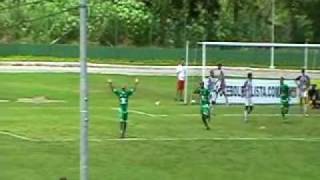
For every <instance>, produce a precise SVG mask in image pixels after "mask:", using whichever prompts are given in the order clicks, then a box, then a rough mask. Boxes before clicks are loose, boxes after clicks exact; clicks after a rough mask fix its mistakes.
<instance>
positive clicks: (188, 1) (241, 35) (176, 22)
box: [0, 0, 320, 47]
mask: <svg viewBox="0 0 320 180" xmlns="http://www.w3.org/2000/svg"><path fill="white" fill-rule="evenodd" d="M31 2H35V0H16V1H10V0H4V1H1V2H0V9H1V8H5V7H10V8H7V9H4V10H2V11H1V13H0V29H1V31H0V40H1V41H2V42H16V41H18V42H36V43H73V42H77V41H78V36H79V33H78V31H79V11H78V9H77V8H75V9H73V10H70V11H66V12H61V11H62V10H65V9H68V8H71V7H76V6H77V5H78V1H77V0H64V1H61V0H50V1H42V2H40V3H34V4H30V5H26V6H24V4H25V3H31ZM275 2H276V3H275V9H276V18H275V20H276V28H275V29H276V37H275V39H276V41H277V42H300V43H303V42H306V41H308V42H319V41H320V33H319V32H320V23H319V22H320V20H319V17H320V14H319V12H320V11H319V9H318V7H319V5H320V1H317V0H308V1H305V0H282V1H275ZM271 7H272V1H265V0H206V1H204V0H90V1H89V32H90V41H91V42H92V43H97V44H102V45H107V46H145V45H152V46H165V47H182V46H183V45H184V43H185V41H186V40H190V41H191V43H192V44H194V43H195V42H197V41H202V40H207V41H209V40H211V41H212V40H215V41H263V42H265V41H270V39H271V37H270V36H271V32H270V29H271ZM59 12H61V13H60V14H59ZM50 14H54V15H53V16H52V17H46V16H48V15H50ZM41 17H46V18H43V19H41ZM38 18H40V19H38ZM35 20H36V21H35Z"/></svg>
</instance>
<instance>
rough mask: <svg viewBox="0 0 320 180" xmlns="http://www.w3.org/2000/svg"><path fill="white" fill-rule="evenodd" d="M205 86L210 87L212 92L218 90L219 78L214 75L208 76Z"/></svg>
mask: <svg viewBox="0 0 320 180" xmlns="http://www.w3.org/2000/svg"><path fill="white" fill-rule="evenodd" d="M204 84H205V87H206V89H208V90H209V91H210V92H215V91H216V85H217V79H216V78H213V77H208V78H207V79H206V80H205V83H204Z"/></svg>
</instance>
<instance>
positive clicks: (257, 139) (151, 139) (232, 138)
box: [104, 137, 320, 142]
mask: <svg viewBox="0 0 320 180" xmlns="http://www.w3.org/2000/svg"><path fill="white" fill-rule="evenodd" d="M104 140H105V141H306V142H320V138H301V137H283V138H272V137H261V138H259V137H212V138H125V139H116V138H113V139H112V138H111V139H104Z"/></svg>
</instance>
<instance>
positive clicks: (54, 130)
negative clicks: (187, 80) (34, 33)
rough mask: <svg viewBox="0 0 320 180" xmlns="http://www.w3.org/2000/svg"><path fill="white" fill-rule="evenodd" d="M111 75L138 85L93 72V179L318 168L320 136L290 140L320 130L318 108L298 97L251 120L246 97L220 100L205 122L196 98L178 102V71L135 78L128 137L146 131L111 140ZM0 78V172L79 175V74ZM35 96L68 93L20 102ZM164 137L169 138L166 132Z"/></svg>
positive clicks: (5, 176) (289, 178)
mask: <svg viewBox="0 0 320 180" xmlns="http://www.w3.org/2000/svg"><path fill="white" fill-rule="evenodd" d="M108 78H111V79H113V80H114V82H115V85H116V86H120V85H122V84H124V83H126V82H129V84H133V81H134V78H135V77H131V76H110V75H90V133H89V134H90V139H91V140H96V141H90V177H91V179H93V180H106V179H108V180H123V179H127V180H141V179H150V180H171V179H172V180H198V179H199V180H205V179H217V180H234V179H246V180H255V179H263V180H275V179H281V180H301V179H303V180H314V179H318V178H319V177H320V171H319V167H320V156H319V149H320V141H303V140H302V141H294V140H290V138H305V139H306V140H307V139H310V138H319V137H320V131H319V129H320V122H319V120H320V116H319V115H320V111H315V110H313V111H311V112H310V116H309V117H302V116H299V115H297V114H299V108H298V107H297V106H294V107H292V109H291V113H292V114H295V115H292V116H290V117H289V118H288V120H287V121H286V122H284V121H282V120H281V118H280V116H276V115H277V114H279V107H278V106H256V109H255V111H254V114H253V116H252V117H251V119H250V122H249V123H247V124H245V123H243V122H242V117H241V116H240V114H242V111H243V107H242V106H230V107H226V106H224V105H220V106H217V107H216V116H215V117H214V119H213V121H212V122H211V127H212V129H211V130H210V131H206V130H205V129H204V127H203V125H202V123H201V120H200V118H199V116H198V115H197V114H198V112H199V107H198V106H197V105H192V106H185V105H180V104H177V103H176V102H175V101H173V98H174V95H175V79H174V78H173V77H139V78H140V81H141V83H140V85H139V87H138V89H137V92H136V94H135V95H134V96H133V97H132V98H131V99H130V102H129V103H130V108H129V109H130V110H133V112H130V114H129V129H128V136H129V137H130V138H131V139H133V138H146V139H148V140H146V141H123V140H121V141H120V140H115V141H111V140H110V139H115V138H118V136H119V125H118V120H117V111H116V110H114V109H113V108H117V106H118V100H117V99H116V97H115V96H114V95H113V94H112V93H111V91H110V90H109V89H108V87H107V86H106V81H107V79H108ZM0 83H1V88H0V100H5V99H7V100H9V101H10V102H0V109H1V110H0V112H1V114H0V131H1V133H0V179H1V180H43V179H45V180H57V179H58V178H59V177H61V176H66V177H68V179H70V180H75V179H79V96H78V94H79V88H78V87H79V77H78V75H77V74H0ZM193 84H194V83H193ZM36 96H46V97H47V98H49V99H56V100H64V101H65V102H62V103H48V104H41V103H38V104H32V103H20V102H16V100H17V99H19V98H28V97H29V98H30V97H36ZM157 100H160V102H161V103H160V105H159V106H156V105H155V102H156V101H157ZM141 112H142V113H141ZM143 113H147V114H143ZM159 115H167V116H159ZM6 133H7V134H6ZM22 137H25V138H31V139H40V140H42V141H31V140H30V139H21V138H22ZM130 138H129V139H130ZM161 138H162V140H163V139H165V138H169V139H170V140H163V141H160V140H159V139H161ZM182 138H184V139H182ZM214 138H216V139H214ZM218 138H221V139H220V140H219V139H218ZM226 138H257V139H256V140H252V139H251V140H240V139H238V140H237V139H234V140H227V139H226ZM259 138H262V139H259ZM263 138H269V139H263ZM281 139H282V140H281ZM68 140H69V141H68ZM98 140H99V141H98Z"/></svg>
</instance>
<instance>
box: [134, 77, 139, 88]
mask: <svg viewBox="0 0 320 180" xmlns="http://www.w3.org/2000/svg"><path fill="white" fill-rule="evenodd" d="M138 84H139V79H138V78H136V79H135V81H134V87H133V90H134V91H136V90H137V86H138Z"/></svg>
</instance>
